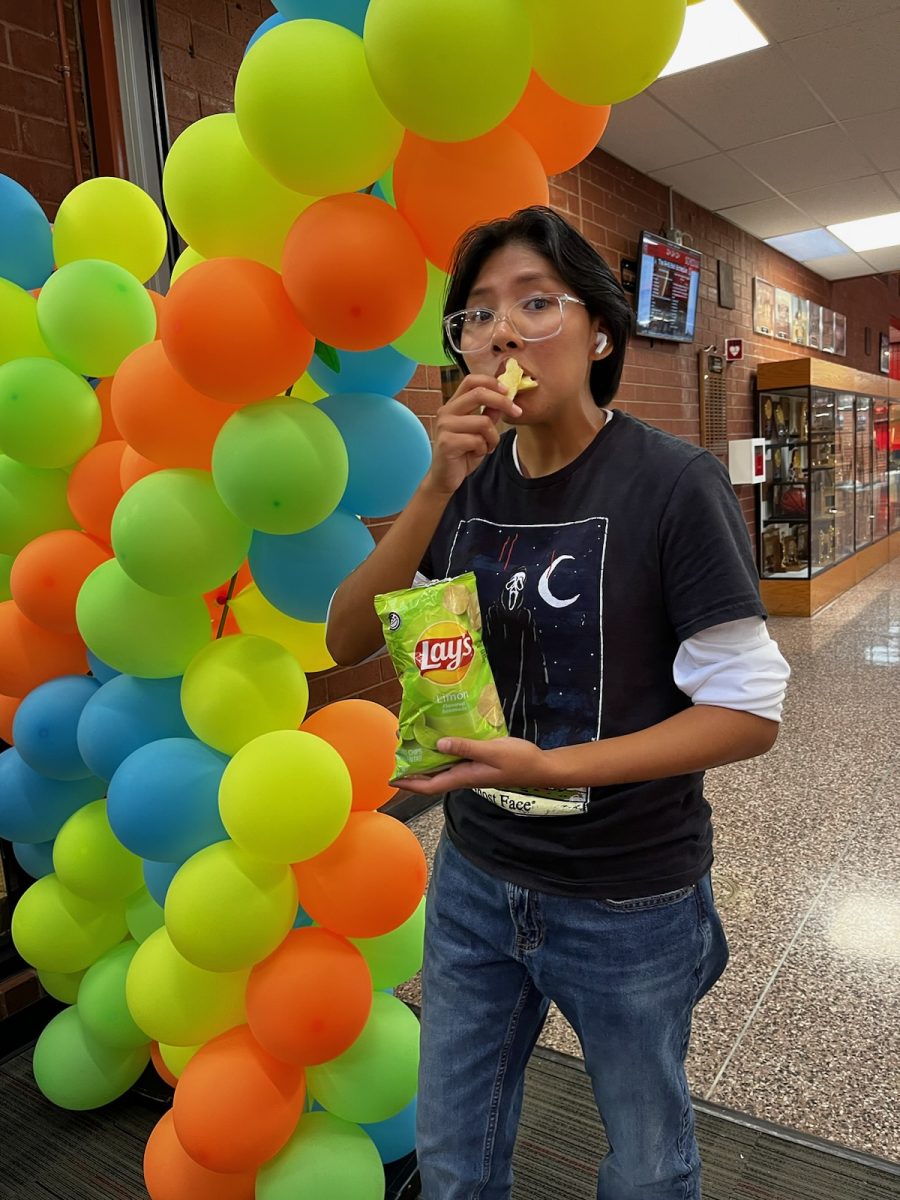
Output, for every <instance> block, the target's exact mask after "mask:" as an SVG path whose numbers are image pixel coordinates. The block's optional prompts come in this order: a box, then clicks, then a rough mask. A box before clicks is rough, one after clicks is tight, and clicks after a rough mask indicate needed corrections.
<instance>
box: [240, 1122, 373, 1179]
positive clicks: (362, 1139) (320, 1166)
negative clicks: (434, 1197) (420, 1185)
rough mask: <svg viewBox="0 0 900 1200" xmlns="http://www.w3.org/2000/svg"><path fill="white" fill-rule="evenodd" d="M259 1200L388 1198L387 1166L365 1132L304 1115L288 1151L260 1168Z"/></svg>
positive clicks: (345, 1123) (289, 1143) (282, 1152)
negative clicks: (386, 1195)
mask: <svg viewBox="0 0 900 1200" xmlns="http://www.w3.org/2000/svg"><path fill="white" fill-rule="evenodd" d="M256 1200H384V1166H383V1165H382V1162H381V1155H380V1154H379V1153H378V1149H377V1147H376V1145H375V1143H374V1142H373V1141H372V1139H371V1138H370V1137H369V1135H368V1134H367V1133H366V1132H365V1130H363V1129H360V1127H359V1126H358V1125H352V1124H351V1123H350V1122H349V1121H342V1120H340V1119H339V1118H338V1117H335V1116H332V1114H331V1113H327V1112H311V1113H304V1115H303V1116H302V1117H301V1118H300V1122H299V1124H298V1125H297V1128H296V1131H295V1132H294V1133H293V1135H292V1136H291V1140H290V1141H289V1142H288V1143H287V1145H286V1146H285V1147H284V1149H283V1150H281V1151H279V1153H278V1154H276V1156H275V1157H274V1158H273V1159H271V1160H270V1161H269V1162H267V1163H266V1164H265V1165H264V1166H263V1167H261V1168H260V1171H259V1174H258V1175H257V1177H256Z"/></svg>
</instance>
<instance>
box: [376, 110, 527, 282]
mask: <svg viewBox="0 0 900 1200" xmlns="http://www.w3.org/2000/svg"><path fill="white" fill-rule="evenodd" d="M394 196H395V197H396V201H397V211H398V212H399V213H400V214H401V216H403V217H405V218H406V220H407V221H408V222H409V224H410V225H411V227H412V229H413V232H414V233H415V234H416V235H417V236H418V239H419V241H420V242H421V243H422V246H423V247H424V249H425V253H426V254H427V255H428V257H429V259H430V260H431V261H432V262H433V263H434V264H435V266H437V267H440V268H441V269H442V270H445V271H446V270H448V269H449V266H450V260H451V257H452V254H453V248H454V246H455V245H456V243H457V241H458V240H459V238H460V236H461V235H462V234H463V233H465V231H466V230H467V229H470V228H471V227H472V226H473V225H481V224H482V223H483V222H485V221H492V220H494V218H496V217H508V216H509V215H510V214H511V213H513V212H515V211H516V209H519V208H527V207H528V206H529V205H532V204H547V203H549V200H550V191H549V187H548V184H547V176H546V174H545V172H544V168H543V166H542V165H541V160H540V159H539V158H538V156H537V152H536V151H535V150H533V149H532V147H531V146H529V144H528V142H526V141H525V139H524V138H523V137H522V135H521V134H520V133H517V132H516V131H515V129H508V128H506V127H505V126H503V125H500V126H498V127H497V128H496V129H492V130H491V132H490V133H486V134H485V135H484V137H480V138H475V139H474V140H472V141H469V142H429V141H426V140H425V139H424V138H420V137H416V136H415V134H412V133H407V134H406V136H405V138H404V139H403V145H402V146H401V147H400V153H399V154H398V155H397V161H396V162H395V164H394Z"/></svg>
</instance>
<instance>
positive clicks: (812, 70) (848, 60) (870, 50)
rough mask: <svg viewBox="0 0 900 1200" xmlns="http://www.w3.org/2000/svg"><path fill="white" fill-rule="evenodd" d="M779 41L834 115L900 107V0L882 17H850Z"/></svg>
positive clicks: (876, 111)
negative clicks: (836, 24)
mask: <svg viewBox="0 0 900 1200" xmlns="http://www.w3.org/2000/svg"><path fill="white" fill-rule="evenodd" d="M813 7H814V6H813V5H812V4H808V5H807V8H808V9H812V8H813ZM855 7H856V0H854V8H855ZM783 46H784V51H785V53H786V54H787V55H788V56H789V57H790V59H791V60H792V61H793V62H794V64H795V65H796V67H797V69H798V70H799V71H800V73H801V74H802V75H803V76H804V77H805V79H806V81H807V82H808V83H809V84H810V86H811V87H812V88H813V90H814V91H815V92H816V93H817V95H819V96H821V98H822V101H823V102H824V103H825V104H827V105H828V107H829V108H830V109H831V111H832V112H833V113H834V115H835V116H836V117H837V118H838V119H839V120H841V119H843V118H845V117H862V116H865V115H866V114H867V113H878V112H886V111H887V110H888V109H890V108H900V71H898V70H897V53H898V47H900V5H896V6H894V9H893V11H892V12H887V13H883V14H882V15H881V16H876V17H871V18H869V19H868V20H866V19H861V20H857V19H854V20H853V23H852V24H848V25H843V26H841V27H840V28H839V29H828V30H826V31H825V32H824V33H814V34H812V35H811V36H809V37H798V38H795V39H794V40H793V41H790V42H784V43H783Z"/></svg>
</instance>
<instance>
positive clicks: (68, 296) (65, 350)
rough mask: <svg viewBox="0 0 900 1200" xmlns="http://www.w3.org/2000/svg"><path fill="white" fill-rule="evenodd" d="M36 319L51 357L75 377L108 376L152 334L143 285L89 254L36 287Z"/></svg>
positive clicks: (153, 321)
mask: <svg viewBox="0 0 900 1200" xmlns="http://www.w3.org/2000/svg"><path fill="white" fill-rule="evenodd" d="M37 318H38V326H39V328H40V331H41V334H42V336H43V338H44V341H45V342H46V343H47V345H48V346H49V348H50V349H51V350H52V351H53V353H54V355H55V356H56V357H57V358H58V359H59V361H60V362H61V363H64V364H65V365H66V366H67V367H70V368H71V369H72V370H73V371H75V372H77V373H78V374H79V375H98V376H103V375H114V374H115V373H116V371H117V370H118V368H119V366H120V364H121V363H122V360H123V359H125V358H127V357H128V355H129V354H131V352H132V351H133V350H137V348H138V346H143V345H144V344H145V343H146V342H152V341H153V339H154V338H155V337H156V309H155V308H154V306H153V301H152V300H151V299H150V293H149V292H148V291H147V289H146V288H144V287H142V286H141V284H140V281H139V280H137V279H136V278H135V277H134V275H132V274H131V273H130V272H129V271H126V270H125V269H124V267H120V266H118V265H117V264H116V263H112V262H103V261H101V260H100V259H94V258H87V259H84V260H82V261H79V262H73V263H69V265H68V266H67V267H60V269H59V270H58V271H54V273H53V274H52V275H51V276H50V278H49V279H48V280H47V282H46V283H45V284H44V286H43V287H42V288H41V294H40V296H39V297H38V302H37Z"/></svg>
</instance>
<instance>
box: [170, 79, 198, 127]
mask: <svg viewBox="0 0 900 1200" xmlns="http://www.w3.org/2000/svg"><path fill="white" fill-rule="evenodd" d="M166 111H167V112H168V114H169V124H170V126H171V123H172V118H173V117H174V118H175V119H176V120H178V121H196V120H198V119H199V117H200V97H199V96H198V95H197V93H196V91H195V90H194V89H192V88H184V87H181V85H180V84H178V83H173V82H172V80H167V81H166Z"/></svg>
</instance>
